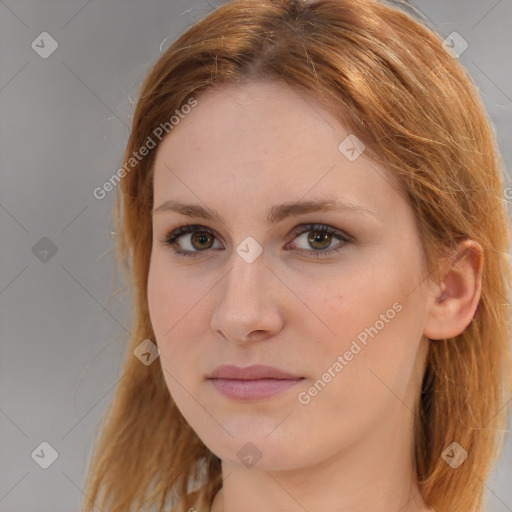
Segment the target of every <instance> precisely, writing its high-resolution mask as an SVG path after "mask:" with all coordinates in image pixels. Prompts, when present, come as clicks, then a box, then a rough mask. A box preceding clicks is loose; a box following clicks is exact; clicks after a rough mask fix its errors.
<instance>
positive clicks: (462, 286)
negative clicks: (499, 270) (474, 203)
mask: <svg viewBox="0 0 512 512" xmlns="http://www.w3.org/2000/svg"><path fill="white" fill-rule="evenodd" d="M483 263H484V257H483V250H482V247H481V245H480V244H479V243H478V242H476V241H475V240H470V239H466V240H464V241H463V242H460V243H459V244H458V246H457V250H456V251H455V254H453V255H452V257H451V258H448V259H447V260H443V262H441V264H440V269H441V277H442V282H441V283H433V282H431V286H430V292H429V293H430V296H429V303H428V308H427V313H426V319H425V325H424V330H423V334H424V335H425V336H426V337H427V338H429V339H431V340H442V339H446V338H453V337H455V336H457V335H459V334H461V333H462V332H463V331H464V329H466V327H467V326H468V325H469V324H470V323H471V320H473V317H474V316H475V313H476V309H477V306H478V303H479V301H480V294H481V290H482V269H483Z"/></svg>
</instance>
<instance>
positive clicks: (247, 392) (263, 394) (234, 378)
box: [208, 365, 304, 402]
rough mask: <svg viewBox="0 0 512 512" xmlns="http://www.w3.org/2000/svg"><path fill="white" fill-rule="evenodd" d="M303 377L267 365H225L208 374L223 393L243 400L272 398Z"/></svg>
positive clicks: (210, 379)
mask: <svg viewBox="0 0 512 512" xmlns="http://www.w3.org/2000/svg"><path fill="white" fill-rule="evenodd" d="M303 379H304V377H300V376H297V375H293V374H291V373H289V372H286V371H284V370H280V369H279V368H274V367H272V366H265V365H254V366H249V367H247V368H240V367H238V366H232V365H224V366H219V367H218V368H216V369H215V370H214V371H213V372H212V373H211V375H209V376H208V380H209V382H211V383H212V384H213V386H214V387H215V388H216V389H217V391H219V392H220V393H221V394H222V395H224V396H225V397H227V398H230V399H232V400H238V401H243V402H248V401H252V400H261V399H265V398H270V397H272V396H274V395H276V394H278V393H282V392H284V391H286V390H288V389H290V388H292V387H294V386H295V385H296V384H297V383H299V382H300V381H302V380H303Z"/></svg>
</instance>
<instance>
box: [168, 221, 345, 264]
mask: <svg viewBox="0 0 512 512" xmlns="http://www.w3.org/2000/svg"><path fill="white" fill-rule="evenodd" d="M292 234H293V237H294V238H293V239H292V241H291V242H294V241H296V240H297V241H299V244H298V245H299V247H298V249H299V250H300V251H299V252H303V253H306V254H307V255H308V256H312V257H314V258H318V257H324V256H328V255H330V254H332V253H335V252H338V251H341V250H342V249H344V248H345V246H346V245H347V244H349V243H351V242H352V240H351V237H350V236H349V235H346V234H345V233H343V232H342V231H339V230H337V229H334V228H332V227H330V226H326V225H324V224H308V225H302V226H297V227H296V228H295V229H294V230H293V233H292ZM306 235H307V236H306ZM182 239H183V240H182ZM336 239H337V240H339V243H338V244H335V245H334V248H332V247H333V246H332V244H333V241H334V240H336ZM215 240H216V237H215V234H214V233H213V231H212V230H211V229H209V228H207V227H206V226H199V225H186V226H180V227H179V228H177V229H175V230H174V231H172V232H171V233H169V234H167V235H166V236H165V237H164V238H163V239H161V240H160V242H161V243H163V244H164V245H169V246H171V247H172V248H173V251H174V253H175V254H177V255H180V256H192V257H194V256H199V255H200V253H202V252H206V251H207V250H208V249H218V248H219V246H218V245H217V247H215V246H214V242H215ZM180 241H181V243H180ZM291 242H290V243H291ZM290 243H288V244H286V246H285V248H286V249H287V250H288V249H289V247H290ZM301 245H302V247H300V246H301ZM176 247H177V248H176ZM293 247H296V243H294V244H293ZM220 248H222V246H220Z"/></svg>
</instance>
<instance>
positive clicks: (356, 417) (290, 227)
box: [148, 81, 427, 470]
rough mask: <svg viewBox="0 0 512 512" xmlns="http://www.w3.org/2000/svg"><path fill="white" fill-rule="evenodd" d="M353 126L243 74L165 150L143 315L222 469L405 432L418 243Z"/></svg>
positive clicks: (419, 336) (416, 333) (408, 217)
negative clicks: (226, 368) (229, 369)
mask: <svg viewBox="0 0 512 512" xmlns="http://www.w3.org/2000/svg"><path fill="white" fill-rule="evenodd" d="M349 135H350V132H349V131H348V130H347V129H346V128H345V127H344V126H342V125H341V124H340V123H339V122H338V121H337V120H336V119H335V118H334V117H333V116H332V115H331V114H329V112H328V111H327V110H325V109H323V108H322V107H321V106H320V105H319V104H317V103H315V102H313V100H312V99H311V98H310V97H304V96H302V95H300V94H298V93H296V92H294V91H293V90H291V89H289V88H288V87H287V86H286V85H282V84H278V83H273V82H267V81H253V82H250V83H248V84H246V85H244V86H229V87H228V86H224V87H223V88H219V89H218V90H214V89H210V90H208V91H207V92H206V93H205V94H204V95H203V96H200V97H199V98H198V104H197V106H196V107H195V108H194V109H193V110H192V111H191V112H190V113H189V114H188V115H187V116H186V117H185V118H184V119H182V120H181V122H180V124H179V125H178V126H176V127H175V128H174V130H173V131H172V132H171V133H170V134H169V136H168V137H167V138H166V139H164V140H163V142H162V143H161V145H160V146H159V148H158V152H157V155H156V161H155V175H154V206H155V210H156V209H158V208H159V207H161V208H160V210H159V211H154V212H153V246H152V254H151V264H150V270H149V283H148V301H149V309H150V317H151V322H152V326H153V329H154V333H155V336H156V343H157V345H158V347H159V349H160V358H161V364H162V367H163V374H164V377H165V381H166V383H167V386H168V388H169V392H170V393H171V396H172V398H173V399H174V401H175V403H176V404H177V406H178V408H179V409H180V411H181V412H182V414H183V416H184V417H185V418H186V420H187V421H188V422H189V424H190V425H191V427H192V428H193V429H194V430H195V431H196V433H197V434H198V436H199V437H200V438H201V439H202V440H203V442H204V443H205V444H206V445H207V446H208V448H209V449H210V450H211V451H212V452H214V453H215V454H216V455H217V456H218V457H220V458H221V459H222V460H223V461H229V463H230V464H235V465H238V466H243V465H246V466H248V464H251V462H250V461H251V460H254V461H255V462H256V461H257V463H258V467H259V468H262V469H268V470H279V469H291V468H298V467H301V466H306V465H309V466H311V465H314V464H318V463H320V462H321V461H322V460H326V459H327V458H329V457H331V456H332V454H334V453H339V452H341V451H342V450H345V449H347V448H348V447H349V446H351V445H354V444H355V443H358V442H359V441H361V440H364V439H365V438H366V439H370V438H371V437H372V436H377V435H378V434H379V432H383V431H384V430H385V429H388V430H390V431H393V432H396V430H397V429H398V430H400V429H402V428H403V431H404V432H408V428H409V423H410V420H411V412H410V409H412V404H413V402H414V399H415V397H416V393H417V391H418V386H419V385H420V382H421V380H420V378H421V374H422V365H423V362H424V358H425V355H426V346H427V341H426V338H425V337H424V336H423V324H424V319H425V311H426V299H425V296H424V293H423V287H422V285H421V283H422V278H423V276H424V272H425V269H424V266H423V251H422V248H421V244H420V240H419V235H418V231H417V228H416V225H415V221H414V215H413V211H412V209H411V207H410V206H409V204H408V202H407V200H406V198H405V197H404V196H403V195H402V194H401V193H400V192H399V191H398V190H397V189H396V187H394V186H393V185H392V180H391V179H390V175H389V174H388V173H387V171H386V169H383V168H381V167H379V166H377V165H375V164H373V163H371V162H370V160H369V159H367V157H366V156H365V152H364V151H363V152H362V153H361V154H360V155H359V156H357V155H358V153H360V150H361V149H362V148H361V146H358V145H357V144H356V145H355V146H354V139H352V138H350V137H349V138H348V139H347V137H348V136H349ZM354 157H357V158H354ZM325 201H329V202H330V203H329V204H331V205H335V203H338V204H336V205H335V208H333V209H326V208H324V209H320V208H319V207H318V204H317V203H319V202H325ZM170 202H172V204H171V203H170ZM296 202H297V203H301V202H302V203H307V204H306V205H302V207H301V208H300V207H297V206H295V207H290V205H292V204H293V203H296ZM164 203H165V204H164ZM177 203H183V204H185V205H195V206H197V207H201V208H204V209H207V210H208V211H210V212H216V213H217V214H218V215H217V216H212V217H211V218H205V217H204V216H203V215H201V213H202V211H201V210H200V209H198V208H195V209H194V208H182V209H180V208H175V207H176V205H177ZM162 205H164V206H162ZM165 205H166V206H167V207H166V206H165ZM173 205H174V207H173ZM279 205H285V206H284V207H283V206H279ZM287 206H288V207H287ZM176 210H179V211H176ZM270 217H273V218H271V219H270ZM269 221H271V222H269ZM184 226H188V227H187V228H185V230H184V231H181V232H177V231H176V230H177V229H178V228H179V227H182V228H183V227H184ZM192 226H193V227H192ZM222 365H234V366H237V367H240V368H242V369H244V368H247V367H250V366H252V365H266V366H270V367H273V368H274V369H273V370H272V369H271V370H270V373H262V372H261V371H256V372H255V373H254V374H251V373H246V374H243V375H237V374H233V373H231V374H230V373H225V372H224V373H222V371H221V372H220V374H215V370H216V369H218V368H219V367H220V366H222ZM277 370H279V371H281V372H287V374H288V375H287V378H283V375H280V374H278V373H276V372H277ZM212 375H217V377H218V378H216V379H212V378H210V377H212ZM234 377H238V379H235V378H234ZM243 380H245V382H243Z"/></svg>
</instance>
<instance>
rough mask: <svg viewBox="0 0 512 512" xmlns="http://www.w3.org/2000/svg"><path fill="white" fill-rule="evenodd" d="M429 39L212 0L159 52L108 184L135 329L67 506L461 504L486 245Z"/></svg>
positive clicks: (480, 343) (470, 97)
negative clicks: (118, 172)
mask: <svg viewBox="0 0 512 512" xmlns="http://www.w3.org/2000/svg"><path fill="white" fill-rule="evenodd" d="M445 48H446V45H443V44H442V41H441V38H440V37H439V36H438V35H436V34H434V33H433V32H432V31H430V30H429V29H427V28H425V27H424V26H422V25H421V24H420V23H419V22H418V21H415V20H414V19H413V18H411V17H410V16H409V15H407V14H405V13H403V12H401V11H400V10H398V9H396V8H394V7H390V6H388V5H386V4H384V3H380V2H377V1H374V0H362V1H359V0H358V1H357V2H356V1H353V0H317V1H315V2H310V3H305V2H298V1H292V0H289V1H287V0H258V1H252V0H235V1H233V2H230V3H227V4H225V5H224V6H222V7H220V8H218V9H217V10H215V11H214V12H212V13H211V14H210V15H209V16H207V17H206V18H205V19H203V20H201V21H200V22H198V23H196V24H195V25H194V26H193V27H191V28H190V29H189V30H188V31H187V32H186V33H185V34H183V35H182V36H181V37H180V38H179V39H178V40H177V41H176V42H175V43H174V44H173V45H171V47H170V48H169V49H168V50H167V51H166V52H165V54H163V55H162V56H161V58H160V59H159V60H158V62H157V63H156V64H155V66H154V67H153V69H152V70H151V71H150V73H149V75H148V76H147V78H146V79H145V81H144V84H143V86H142V90H141V93H140V98H139V101H138V104H137V108H136V111H135V114H134V120H133V126H132V132H131V136H130V139H129V142H128V146H127V149H126V153H125V159H124V165H123V173H122V179H121V182H120V185H119V190H120V195H119V196H118V198H117V199H118V204H117V217H116V218H117V221H118V235H119V246H118V248H119V256H120V260H121V261H122V262H123V264H124V266H125V269H126V271H127V273H128V275H129V276H131V279H132V281H131V282H132V284H133V286H134V290H135V299H136V302H135V323H134V327H133V334H132V338H131V342H130V347H129V350H127V358H126V361H125V366H124V373H123V378H122V379H121V381H120V383H119V385H118V387H117V391H116V396H115V398H114V400H113V402H112V404H111V407H110V409H109V411H108V416H107V417H106V418H105V425H104V427H103V431H102V433H101V437H100V438H99V439H98V442H97V445H96V447H95V452H94V456H93V457H92V459H91V462H90V471H89V475H88V481H87V485H88V488H87V489H86V495H87V496H88V499H87V500H84V501H85V504H84V510H86V511H89V510H91V511H92V510H93V509H94V508H95V505H96V506H98V507H99V508H100V509H102V510H109V511H116V512H117V511H121V510H122V511H126V510H141V509H145V510H146V509H147V510H149V509H150V508H151V509H152V510H153V509H155V510H159V511H160V510H180V511H181V510H184V511H187V510H188V511H191V510H198V511H203V510H204V511H210V512H239V511H240V510H244V511H246V512H260V511H262V510H264V511H268V512H273V511H277V510H279V511H287V512H295V511H303V510H307V511H318V510H322V511H333V512H334V511H337V512H349V511H351V512H352V511H355V510H361V511H363V510H364V511H370V510H371V511H372V512H389V511H392V510H393V511H394V510H396V511H398V510H400V511H402V512H420V511H421V512H427V511H429V512H434V511H435V512H449V511H455V510H457V511H465V512H479V511H481V510H482V505H483V498H484V488H485V486H484V482H485V480H486V478H487V477H488V476H489V473H490V470H491V468H492V463H494V462H495V460H496V459H497V456H498V454H499V448H500V443H501V439H500V438H499V436H498V433H499V432H500V431H503V430H504V425H505V421H506V407H504V405H505V403H506V400H507V397H509V396H510V392H511V386H510V379H509V377H510V352H509V348H508V343H509V337H510V331H509V318H510V311H509V300H510V284H511V280H510V279H511V273H510V265H509V262H508V260H507V251H508V248H509V242H510V233H509V222H508V218H507V214H506V208H505V206H504V201H503V175H502V174H503V169H502V166H501V161H500V159H499V156H498V152H497V146H496V142H495V140H494V137H493V134H492V130H491V128H490V125H489V122H488V119H487V117H486V114H485V111H484V108H483V106H482V103H481V101H480V99H479V97H478V95H477V92H476V90H475V87H474V85H473V84H472V82H471V80H470V78H469V77H468V75H467V73H466V72H465V71H464V70H463V68H462V67H461V66H460V64H459V63H458V61H457V59H456V58H454V55H453V53H449V51H448V50H447V49H445Z"/></svg>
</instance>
